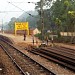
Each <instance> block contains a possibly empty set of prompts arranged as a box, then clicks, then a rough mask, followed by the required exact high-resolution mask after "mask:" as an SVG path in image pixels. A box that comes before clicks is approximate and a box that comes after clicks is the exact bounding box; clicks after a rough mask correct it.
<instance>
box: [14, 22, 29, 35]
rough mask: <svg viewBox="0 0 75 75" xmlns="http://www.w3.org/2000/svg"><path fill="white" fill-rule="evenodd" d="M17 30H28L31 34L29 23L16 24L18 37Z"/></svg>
mask: <svg viewBox="0 0 75 75" xmlns="http://www.w3.org/2000/svg"><path fill="white" fill-rule="evenodd" d="M16 30H27V31H28V34H29V26H28V22H15V35H16Z"/></svg>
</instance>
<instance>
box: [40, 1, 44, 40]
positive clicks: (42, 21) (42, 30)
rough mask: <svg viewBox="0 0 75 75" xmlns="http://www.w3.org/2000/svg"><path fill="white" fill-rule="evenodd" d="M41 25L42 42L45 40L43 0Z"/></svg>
mask: <svg viewBox="0 0 75 75" xmlns="http://www.w3.org/2000/svg"><path fill="white" fill-rule="evenodd" d="M40 17H41V25H42V29H41V34H42V41H43V40H44V20H43V0H41V15H40Z"/></svg>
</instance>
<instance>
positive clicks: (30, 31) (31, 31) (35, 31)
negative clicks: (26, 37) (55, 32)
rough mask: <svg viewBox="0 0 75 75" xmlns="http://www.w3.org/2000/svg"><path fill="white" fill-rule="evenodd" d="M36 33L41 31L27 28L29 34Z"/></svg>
mask: <svg viewBox="0 0 75 75" xmlns="http://www.w3.org/2000/svg"><path fill="white" fill-rule="evenodd" d="M38 33H41V32H40V31H39V30H38V29H37V28H30V30H29V34H30V35H35V34H38Z"/></svg>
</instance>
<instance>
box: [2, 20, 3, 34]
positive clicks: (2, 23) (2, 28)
mask: <svg viewBox="0 0 75 75" xmlns="http://www.w3.org/2000/svg"><path fill="white" fill-rule="evenodd" d="M2 33H3V19H2Z"/></svg>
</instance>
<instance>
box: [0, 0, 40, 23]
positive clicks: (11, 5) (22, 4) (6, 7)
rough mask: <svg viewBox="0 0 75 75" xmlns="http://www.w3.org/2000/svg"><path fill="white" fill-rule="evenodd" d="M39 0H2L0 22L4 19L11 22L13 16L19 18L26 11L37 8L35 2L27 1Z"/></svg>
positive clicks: (0, 3)
mask: <svg viewBox="0 0 75 75" xmlns="http://www.w3.org/2000/svg"><path fill="white" fill-rule="evenodd" d="M38 1H40V0H0V24H1V23H2V21H3V23H5V22H9V21H10V19H11V18H12V17H16V18H18V17H19V16H20V15H21V14H23V12H24V11H29V10H35V4H33V3H27V2H35V3H36V2H38ZM18 7H19V8H20V9H19V8H18ZM21 9H22V10H24V11H22V10H21ZM11 11H12V12H11ZM15 11H18V12H15Z"/></svg>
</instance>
